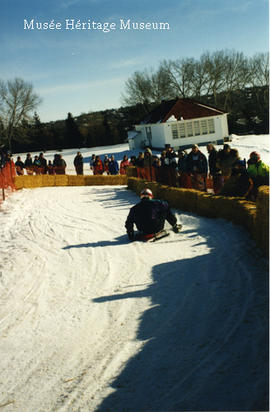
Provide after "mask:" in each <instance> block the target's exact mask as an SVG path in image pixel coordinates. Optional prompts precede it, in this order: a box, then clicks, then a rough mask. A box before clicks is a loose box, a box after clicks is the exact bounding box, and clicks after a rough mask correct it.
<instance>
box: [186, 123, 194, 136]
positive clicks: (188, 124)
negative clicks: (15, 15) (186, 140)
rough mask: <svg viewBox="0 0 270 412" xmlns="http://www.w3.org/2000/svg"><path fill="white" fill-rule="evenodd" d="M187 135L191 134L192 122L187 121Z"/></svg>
mask: <svg viewBox="0 0 270 412" xmlns="http://www.w3.org/2000/svg"><path fill="white" fill-rule="evenodd" d="M187 135H188V137H191V136H193V127H192V122H188V123H187Z"/></svg>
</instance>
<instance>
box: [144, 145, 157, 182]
mask: <svg viewBox="0 0 270 412" xmlns="http://www.w3.org/2000/svg"><path fill="white" fill-rule="evenodd" d="M143 178H144V179H145V180H147V181H148V182H153V181H156V176H155V169H154V168H153V155H152V151H151V149H150V148H149V147H147V148H146V149H145V151H144V157H143Z"/></svg>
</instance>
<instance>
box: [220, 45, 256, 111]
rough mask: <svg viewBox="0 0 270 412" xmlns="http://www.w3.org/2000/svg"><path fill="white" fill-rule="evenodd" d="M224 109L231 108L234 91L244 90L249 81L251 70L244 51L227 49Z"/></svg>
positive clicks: (225, 56) (225, 55) (224, 71)
mask: <svg viewBox="0 0 270 412" xmlns="http://www.w3.org/2000/svg"><path fill="white" fill-rule="evenodd" d="M223 58H224V68H223V79H224V93H225V101H224V109H225V110H228V111H229V110H230V104H231V97H232V93H233V92H235V91H239V90H243V89H245V87H246V86H247V85H248V83H249V79H250V70H249V64H248V59H247V58H246V57H245V56H244V54H243V53H239V52H236V51H227V52H225V54H224V56H223Z"/></svg>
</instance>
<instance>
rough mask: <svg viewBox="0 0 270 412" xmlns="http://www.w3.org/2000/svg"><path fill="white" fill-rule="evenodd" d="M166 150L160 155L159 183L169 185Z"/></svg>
mask: <svg viewBox="0 0 270 412" xmlns="http://www.w3.org/2000/svg"><path fill="white" fill-rule="evenodd" d="M165 159H166V150H163V151H162V152H161V155H160V159H159V161H160V169H159V182H160V183H163V184H164V185H165V184H167V173H166V163H165Z"/></svg>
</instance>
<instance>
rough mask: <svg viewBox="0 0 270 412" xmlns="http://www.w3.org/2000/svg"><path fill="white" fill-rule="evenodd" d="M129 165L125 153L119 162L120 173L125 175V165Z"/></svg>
mask: <svg viewBox="0 0 270 412" xmlns="http://www.w3.org/2000/svg"><path fill="white" fill-rule="evenodd" d="M128 166H129V160H128V157H127V156H126V155H125V156H124V157H123V160H122V161H121V163H120V175H126V174H127V167H128Z"/></svg>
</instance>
